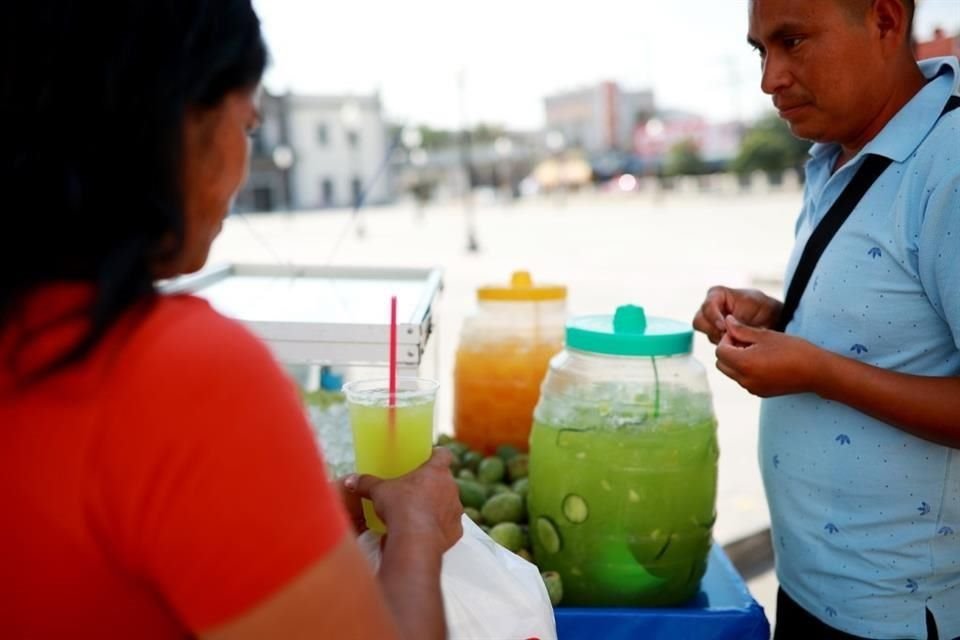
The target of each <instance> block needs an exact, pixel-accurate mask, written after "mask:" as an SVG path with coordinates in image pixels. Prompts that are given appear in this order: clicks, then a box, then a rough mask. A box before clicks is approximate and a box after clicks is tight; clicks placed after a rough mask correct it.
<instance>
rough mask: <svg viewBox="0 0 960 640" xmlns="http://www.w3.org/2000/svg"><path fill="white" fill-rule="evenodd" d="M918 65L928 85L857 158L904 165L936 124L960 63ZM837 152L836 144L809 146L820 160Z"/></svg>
mask: <svg viewBox="0 0 960 640" xmlns="http://www.w3.org/2000/svg"><path fill="white" fill-rule="evenodd" d="M918 65H919V67H920V72H921V73H923V75H924V77H925V78H927V80H928V82H927V84H925V85H924V86H923V88H922V89H920V91H918V92H917V95H915V96H913V98H911V100H910V101H909V102H908V103H907V104H906V105H904V106H903V108H902V109H900V111H898V112H897V114H896V115H895V116H894V117H893V118H892V119H891V120H890V122H888V123H887V124H886V126H885V127H884V128H883V129H882V130H881V131H880V133H879V134H877V136H876V137H874V139H873V140H871V141H870V142H868V143H867V145H866V146H865V147H864V148H863V149H861V150H860V153H858V154H857V156H858V157H859V156H862V155H864V154H867V153H872V154H875V155H879V156H885V157H887V158H890V159H891V160H893V161H895V162H903V161H904V160H906V159H907V158H909V157H910V154H912V153H913V152H914V151H915V150H916V148H917V147H918V146H920V143H921V142H923V140H924V138H926V137H927V135H928V134H929V133H930V131H931V130H932V129H933V126H934V125H935V124H936V123H937V120H938V119H939V118H940V114H941V113H942V112H943V107H944V106H945V105H946V104H947V100H949V99H950V96H951V95H953V94H954V93H956V91H957V89H958V85H960V62H958V60H957V58H954V57H944V58H930V59H929V60H922V61H920V62H919V63H918ZM836 149H837V144H836V143H835V142H823V143H821V142H818V143H816V144H814V145H813V146H811V147H810V155H811V156H812V157H813V158H815V159H820V158H823V157H825V156H827V155H828V154H831V153H834V152H835V151H836Z"/></svg>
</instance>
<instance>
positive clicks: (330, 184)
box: [285, 94, 393, 209]
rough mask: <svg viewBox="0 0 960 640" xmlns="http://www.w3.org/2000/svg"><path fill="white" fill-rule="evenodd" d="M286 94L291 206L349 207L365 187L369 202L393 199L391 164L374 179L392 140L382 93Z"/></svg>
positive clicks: (365, 200) (366, 200)
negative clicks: (381, 100) (339, 94)
mask: <svg viewBox="0 0 960 640" xmlns="http://www.w3.org/2000/svg"><path fill="white" fill-rule="evenodd" d="M285 98H286V109H287V127H288V135H289V145H290V147H291V148H292V150H293V165H292V167H291V168H290V173H291V176H290V180H291V190H292V198H291V200H292V206H293V208H295V209H316V208H325V207H349V206H352V205H353V204H354V203H355V202H356V200H357V199H358V198H359V197H360V193H361V191H364V190H366V191H367V193H366V196H365V199H364V204H365V205H370V204H381V203H384V202H388V201H389V200H391V199H392V197H393V194H392V193H391V186H390V185H391V182H392V181H391V179H390V176H389V175H387V172H388V171H389V167H385V168H384V173H383V174H382V175H380V176H379V177H377V179H376V182H375V183H374V182H373V180H374V178H375V176H376V174H377V172H378V170H379V169H380V167H381V165H383V164H384V160H385V156H386V153H387V149H388V147H389V145H390V141H389V140H388V139H387V136H388V133H387V127H386V124H385V122H384V119H383V111H382V108H381V104H380V97H379V96H378V95H370V96H306V95H297V94H288V95H287V96H285Z"/></svg>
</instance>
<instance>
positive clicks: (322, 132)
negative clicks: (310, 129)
mask: <svg viewBox="0 0 960 640" xmlns="http://www.w3.org/2000/svg"><path fill="white" fill-rule="evenodd" d="M317 144H319V145H320V146H321V147H325V146H327V125H325V124H323V123H320V124H318V125H317Z"/></svg>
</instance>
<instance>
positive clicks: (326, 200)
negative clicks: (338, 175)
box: [320, 178, 334, 207]
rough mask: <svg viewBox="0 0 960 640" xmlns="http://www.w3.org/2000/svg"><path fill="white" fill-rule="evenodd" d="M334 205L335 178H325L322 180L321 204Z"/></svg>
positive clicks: (323, 205) (324, 205) (325, 205)
mask: <svg viewBox="0 0 960 640" xmlns="http://www.w3.org/2000/svg"><path fill="white" fill-rule="evenodd" d="M333 205H334V200H333V180H331V179H330V178H323V179H322V180H321V181H320V206H321V207H332V206H333Z"/></svg>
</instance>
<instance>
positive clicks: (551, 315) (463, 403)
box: [453, 271, 567, 453]
mask: <svg viewBox="0 0 960 640" xmlns="http://www.w3.org/2000/svg"><path fill="white" fill-rule="evenodd" d="M566 301H567V289H566V287H563V286H559V285H537V284H534V282H533V280H532V278H531V277H530V274H529V273H527V272H526V271H518V272H516V273H514V274H513V277H512V278H511V280H510V283H509V284H508V285H491V286H485V287H480V288H479V289H477V310H476V313H474V314H473V315H471V316H469V317H467V319H466V320H465V321H464V324H463V330H462V332H461V334H460V345H459V347H458V349H457V356H456V363H455V365H454V417H453V421H454V431H455V433H456V437H457V439H458V440H461V441H462V442H465V443H466V444H467V445H469V446H470V448H472V449H475V450H478V451H483V452H486V453H493V452H494V450H495V449H496V448H497V447H498V446H499V445H505V444H507V445H512V446H514V447H516V448H517V449H519V450H521V451H526V450H527V446H528V444H527V443H528V439H529V436H530V425H531V423H532V420H533V408H534V407H535V406H536V404H537V399H538V398H539V396H540V383H541V382H542V381H543V376H544V375H545V374H546V371H547V365H548V364H549V362H550V358H551V357H552V356H554V355H556V354H557V353H558V352H559V351H560V350H561V349H562V348H563V335H564V323H565V322H566Z"/></svg>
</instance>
